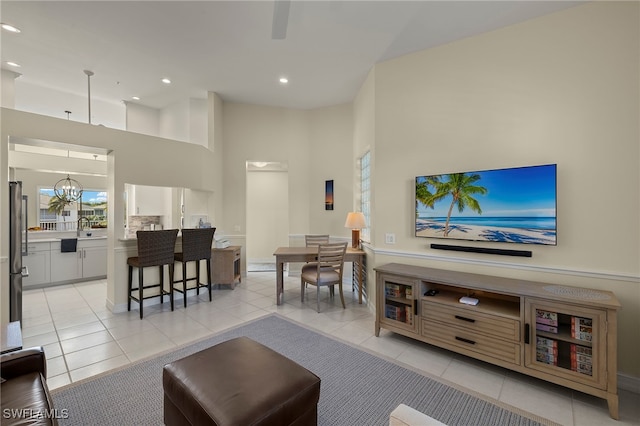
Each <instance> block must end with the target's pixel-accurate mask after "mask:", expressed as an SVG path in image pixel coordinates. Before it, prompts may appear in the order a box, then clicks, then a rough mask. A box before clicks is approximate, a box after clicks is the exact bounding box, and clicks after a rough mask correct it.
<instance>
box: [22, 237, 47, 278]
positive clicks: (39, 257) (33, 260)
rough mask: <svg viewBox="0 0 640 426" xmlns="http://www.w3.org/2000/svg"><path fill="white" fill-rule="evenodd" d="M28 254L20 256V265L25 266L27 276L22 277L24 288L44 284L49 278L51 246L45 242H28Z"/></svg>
mask: <svg viewBox="0 0 640 426" xmlns="http://www.w3.org/2000/svg"><path fill="white" fill-rule="evenodd" d="M28 253H29V254H28V255H27V256H22V266H26V267H27V269H28V271H29V276H28V277H24V278H23V279H22V285H23V286H24V287H25V288H26V287H29V286H34V285H38V284H46V283H48V282H49V281H50V280H51V247H50V243H49V242H48V241H47V242H30V243H29V244H28Z"/></svg>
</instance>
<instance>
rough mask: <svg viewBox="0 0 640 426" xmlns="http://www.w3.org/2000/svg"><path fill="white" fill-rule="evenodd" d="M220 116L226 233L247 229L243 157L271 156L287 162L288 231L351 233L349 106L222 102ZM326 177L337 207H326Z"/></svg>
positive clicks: (260, 157)
mask: <svg viewBox="0 0 640 426" xmlns="http://www.w3.org/2000/svg"><path fill="white" fill-rule="evenodd" d="M223 117H224V119H223V135H224V136H223V139H224V152H223V158H224V160H223V163H224V166H223V167H224V173H223V177H222V179H223V187H224V192H223V203H222V204H223V218H222V224H221V226H222V228H223V229H224V230H225V233H227V234H239V235H242V236H243V235H244V234H245V233H246V231H245V229H244V226H245V222H246V216H245V215H246V213H245V212H246V173H245V164H246V162H247V161H274V162H281V163H286V164H288V174H289V219H290V220H289V233H290V234H305V233H309V232H326V233H330V234H332V235H341V236H345V237H347V236H349V235H350V233H349V230H347V229H345V228H344V220H345V219H346V217H347V212H349V211H350V209H351V207H352V201H351V200H352V199H353V178H354V176H353V170H352V167H353V161H354V158H353V152H352V142H351V141H352V137H353V136H352V135H353V129H352V122H353V119H352V109H351V106H350V105H339V106H335V107H330V108H321V109H317V110H309V111H307V110H291V109H284V108H275V107H265V106H257V105H246V104H234V103H225V104H224V112H223ZM330 179H333V180H334V191H335V193H336V207H335V210H333V211H325V210H324V182H325V180H330Z"/></svg>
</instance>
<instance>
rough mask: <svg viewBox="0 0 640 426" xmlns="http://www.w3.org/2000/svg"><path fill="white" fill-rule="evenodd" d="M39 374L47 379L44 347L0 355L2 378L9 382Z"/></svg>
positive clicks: (0, 374) (0, 373)
mask: <svg viewBox="0 0 640 426" xmlns="http://www.w3.org/2000/svg"><path fill="white" fill-rule="evenodd" d="M31 372H39V373H41V374H42V376H43V377H44V378H46V377H47V358H46V357H45V354H44V348H43V347H42V346H40V347H35V348H28V349H21V350H18V351H14V352H9V353H6V354H2V355H0V376H2V378H3V379H5V380H8V379H12V378H14V377H18V376H22V375H23V374H26V373H31Z"/></svg>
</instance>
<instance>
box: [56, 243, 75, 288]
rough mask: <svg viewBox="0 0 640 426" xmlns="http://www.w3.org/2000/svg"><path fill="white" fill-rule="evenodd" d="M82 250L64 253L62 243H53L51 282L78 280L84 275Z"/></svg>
mask: <svg viewBox="0 0 640 426" xmlns="http://www.w3.org/2000/svg"><path fill="white" fill-rule="evenodd" d="M81 256H82V252H81V251H76V252H69V253H62V252H61V251H60V243H51V282H52V283H56V282H59V281H70V280H77V279H78V278H81V277H82V257H81Z"/></svg>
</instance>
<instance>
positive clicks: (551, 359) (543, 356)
mask: <svg viewBox="0 0 640 426" xmlns="http://www.w3.org/2000/svg"><path fill="white" fill-rule="evenodd" d="M536 360H537V361H538V362H543V363H545V364H552V365H558V354H549V353H545V352H541V351H536Z"/></svg>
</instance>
